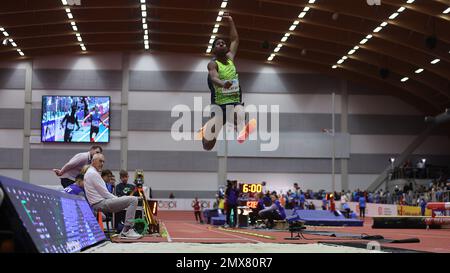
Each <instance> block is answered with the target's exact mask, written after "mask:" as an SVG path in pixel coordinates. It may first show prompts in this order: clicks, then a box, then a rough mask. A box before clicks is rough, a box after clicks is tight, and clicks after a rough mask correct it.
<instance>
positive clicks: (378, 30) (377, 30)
mask: <svg viewBox="0 0 450 273" xmlns="http://www.w3.org/2000/svg"><path fill="white" fill-rule="evenodd" d="M382 29H383V28H382V27H377V28H376V29H374V30H373V32H375V33H377V32H380V30H382Z"/></svg>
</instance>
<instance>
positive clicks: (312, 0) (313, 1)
mask: <svg viewBox="0 0 450 273" xmlns="http://www.w3.org/2000/svg"><path fill="white" fill-rule="evenodd" d="M315 2H316V0H309V2H308V3H310V4H314V3H315Z"/></svg>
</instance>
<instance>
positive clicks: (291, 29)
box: [289, 25, 297, 31]
mask: <svg viewBox="0 0 450 273" xmlns="http://www.w3.org/2000/svg"><path fill="white" fill-rule="evenodd" d="M296 27H297V26H296V25H292V26H291V27H290V28H289V30H290V31H294V30H295V28H296Z"/></svg>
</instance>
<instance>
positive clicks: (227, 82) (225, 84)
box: [223, 81, 233, 89]
mask: <svg viewBox="0 0 450 273" xmlns="http://www.w3.org/2000/svg"><path fill="white" fill-rule="evenodd" d="M232 85H233V83H232V82H231V81H225V83H224V85H223V88H225V89H228V88H230V87H231V86H232Z"/></svg>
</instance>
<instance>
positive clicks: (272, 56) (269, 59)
mask: <svg viewBox="0 0 450 273" xmlns="http://www.w3.org/2000/svg"><path fill="white" fill-rule="evenodd" d="M274 57H275V54H272V55H270V56H269V58H267V60H268V61H272V60H273V58H274Z"/></svg>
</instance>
